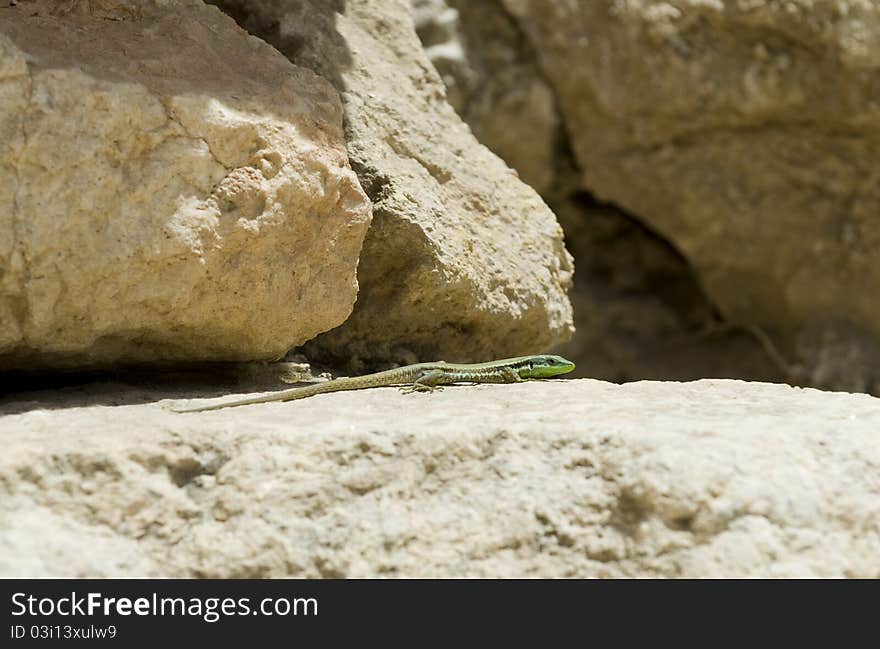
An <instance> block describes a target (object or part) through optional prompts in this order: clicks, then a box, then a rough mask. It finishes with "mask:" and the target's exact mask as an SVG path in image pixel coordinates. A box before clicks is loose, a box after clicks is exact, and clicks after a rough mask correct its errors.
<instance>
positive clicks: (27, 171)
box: [0, 0, 370, 368]
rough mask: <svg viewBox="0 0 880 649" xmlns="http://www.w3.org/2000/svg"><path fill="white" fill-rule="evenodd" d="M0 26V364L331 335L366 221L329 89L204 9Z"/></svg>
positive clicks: (106, 5) (132, 10) (43, 15)
mask: <svg viewBox="0 0 880 649" xmlns="http://www.w3.org/2000/svg"><path fill="white" fill-rule="evenodd" d="M2 13H3V17H2V21H0V332H2V333H0V367H5V368H11V367H58V366H62V365H71V366H80V367H81V366H84V365H109V364H115V363H125V362H134V363H152V362H157V361H166V362H167V361H193V360H244V359H267V358H275V357H278V356H280V355H282V354H284V353H285V352H286V351H287V350H288V349H289V348H290V347H291V346H293V345H297V344H301V343H303V342H305V341H306V340H308V339H310V338H312V337H314V336H315V335H316V334H318V333H319V332H321V331H326V330H328V329H330V328H332V327H334V326H336V325H338V324H339V323H341V322H342V321H343V320H345V318H346V317H347V316H348V314H349V313H350V310H351V307H352V304H353V302H354V300H355V297H356V294H357V281H356V278H355V271H356V267H357V261H358V255H359V252H360V249H361V246H362V242H363V238H364V235H365V232H366V230H367V227H368V225H369V221H370V204H369V201H368V200H367V198H366V196H365V195H364V193H363V191H362V190H361V188H360V186H359V184H358V180H357V178H356V177H355V175H354V173H353V172H352V171H351V169H350V168H349V165H348V160H347V156H346V151H345V147H344V142H343V132H342V111H341V105H340V102H339V98H338V94H337V92H336V91H335V90H334V89H333V88H332V86H330V84H328V83H327V82H326V81H324V80H322V79H320V78H319V77H317V76H316V75H315V74H314V73H312V72H311V71H309V70H306V69H304V68H301V67H297V66H295V65H292V64H291V63H290V62H289V61H288V60H286V59H285V58H284V57H283V56H281V55H280V54H278V52H276V51H275V50H274V49H273V48H271V47H270V46H268V45H266V44H265V43H263V42H261V41H259V40H258V39H256V38H253V37H251V36H249V35H247V34H246V33H245V32H244V31H243V30H241V29H240V28H239V27H237V26H236V25H235V23H234V22H233V21H232V20H231V19H230V18H228V17H227V16H225V15H223V14H222V13H221V12H220V11H218V10H217V9H216V8H214V7H207V6H205V5H203V4H202V3H200V2H193V1H181V2H174V3H168V2H152V1H149V0H145V1H144V2H111V1H109V0H104V1H102V2H91V3H87V2H69V3H57V2H42V1H41V2H20V3H18V4H16V5H15V6H12V7H6V8H4V9H3V10H2Z"/></svg>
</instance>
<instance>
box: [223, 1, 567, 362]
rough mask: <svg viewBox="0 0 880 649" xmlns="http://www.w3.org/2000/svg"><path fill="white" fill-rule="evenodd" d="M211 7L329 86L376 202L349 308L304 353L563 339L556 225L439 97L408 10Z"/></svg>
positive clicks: (318, 5) (424, 355) (455, 351)
mask: <svg viewBox="0 0 880 649" xmlns="http://www.w3.org/2000/svg"><path fill="white" fill-rule="evenodd" d="M218 4H219V5H220V6H221V7H223V8H224V10H226V11H228V12H229V13H230V14H231V15H233V16H235V17H236V19H237V20H239V22H240V23H241V24H242V25H243V26H245V27H246V28H247V29H248V30H249V31H250V32H251V33H253V34H255V35H257V36H259V37H261V38H264V39H265V40H267V41H268V42H270V43H272V44H273V45H275V46H276V47H277V48H278V49H279V50H280V51H281V52H283V53H284V54H286V55H287V56H288V57H290V59H291V60H292V61H293V62H294V63H296V64H297V65H302V66H306V67H309V68H311V69H313V70H315V71H316V72H317V73H318V74H320V75H321V76H323V77H324V78H326V79H328V80H330V81H332V82H333V83H334V84H335V85H336V87H337V88H338V89H339V91H340V93H341V95H342V98H343V105H344V109H345V123H346V140H347V145H348V152H349V156H350V157H351V160H352V165H353V167H354V169H355V171H356V172H357V173H358V177H359V178H360V180H361V182H362V183H363V184H364V188H365V190H366V192H367V194H368V195H369V196H370V198H371V200H372V201H373V204H374V220H373V225H372V227H371V228H370V231H369V233H368V235H367V239H366V241H365V243H364V250H363V254H362V256H361V264H360V267H359V268H358V279H359V282H360V287H361V292H360V294H359V296H358V302H357V304H356V306H355V310H354V312H353V314H352V316H351V318H349V320H347V321H346V323H345V324H344V325H343V326H341V327H339V328H337V329H336V330H334V331H333V332H330V333H329V334H324V335H322V336H320V337H319V338H317V339H316V340H315V341H314V342H313V343H310V344H309V345H308V346H307V348H306V349H307V353H308V354H309V356H310V357H312V358H335V359H342V360H344V361H345V362H347V363H350V364H355V365H356V364H357V361H358V360H363V361H370V360H379V361H387V360H394V361H399V362H411V361H414V360H415V359H416V358H419V359H422V360H424V359H428V358H431V359H437V358H442V359H443V360H447V361H454V360H470V361H475V360H488V359H490V358H493V357H499V356H510V355H518V354H521V353H534V352H535V351H537V350H543V349H546V348H548V347H551V346H552V345H553V344H555V343H558V342H561V341H562V340H564V339H566V338H567V337H568V336H569V335H570V333H571V329H572V324H571V304H570V303H569V301H568V298H567V296H566V291H567V289H568V287H569V286H570V284H571V274H572V267H571V258H570V256H569V255H568V253H567V252H566V250H565V247H564V245H563V240H562V230H561V229H560V227H559V224H558V223H557V222H556V219H555V217H554V216H553V214H552V212H550V210H549V209H548V208H547V206H546V205H545V204H544V202H543V201H542V200H541V198H540V197H539V196H538V195H537V194H536V193H535V192H534V190H532V189H531V188H530V187H528V186H527V185H525V184H524V183H522V182H520V181H519V180H518V179H517V178H516V175H515V174H514V172H513V171H511V170H510V169H509V168H508V167H507V166H506V165H505V164H504V163H503V162H502V161H501V160H499V159H498V158H497V157H496V156H495V155H493V154H492V153H490V152H489V151H488V150H487V149H486V148H485V147H483V146H482V145H480V144H479V143H478V142H477V141H476V139H475V138H474V137H473V135H472V134H471V132H470V130H469V129H468V127H467V126H466V125H465V124H464V123H463V122H462V121H461V119H460V118H459V117H458V116H457V115H456V114H455V111H454V110H453V109H452V108H451V107H450V106H449V104H448V103H447V102H446V96H445V91H444V87H443V84H442V82H441V80H440V78H439V77H438V75H437V73H436V71H435V70H434V68H433V67H432V66H431V64H430V63H429V61H428V59H427V58H426V56H425V54H424V52H423V51H422V48H421V45H420V43H419V41H418V38H417V36H416V33H415V28H414V26H413V21H412V17H411V15H410V11H409V5H408V2H406V1H405V0H393V1H390V2H389V1H387V0H383V1H381V2H380V1H378V0H348V1H347V2H345V3H328V2H324V1H323V0H314V1H312V0H302V1H299V0H283V1H281V2H276V3H270V4H267V3H261V2H250V1H247V0H241V1H224V2H220V3H218Z"/></svg>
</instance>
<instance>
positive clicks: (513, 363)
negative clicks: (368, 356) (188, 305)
mask: <svg viewBox="0 0 880 649" xmlns="http://www.w3.org/2000/svg"><path fill="white" fill-rule="evenodd" d="M573 369H574V363H572V362H571V361H568V360H566V359H564V358H562V357H561V356H553V355H550V354H539V355H535V356H518V357H516V358H505V359H502V360H498V361H490V362H488V363H444V362H442V361H441V362H435V363H416V364H415V365H405V366H403V367H398V368H396V369H393V370H385V371H384V372H376V373H375V374H365V375H364V376H352V377H343V378H339V379H334V380H332V381H326V382H325V383H315V384H314V385H309V386H306V387H303V388H292V389H290V390H282V391H280V392H273V393H272V394H267V395H263V396H260V397H250V398H247V399H239V400H237V401H227V402H221V403H217V404H213V405H208V406H203V407H200V408H188V409H183V410H175V412H205V411H207V410H219V409H221V408H231V407H233V406H248V405H253V404H258V403H270V402H273V401H293V400H295V399H305V398H307V397H312V396H315V395H316V394H325V393H328V392H339V391H341V390H362V389H364V388H377V387H386V386H395V385H402V386H405V387H403V388H401V389H402V390H403V391H404V392H432V391H434V390H436V389H440V386H443V385H450V384H452V383H518V382H520V381H526V380H529V379H545V378H550V377H552V376H558V375H560V374H565V373H567V372H571V371H572V370H573Z"/></svg>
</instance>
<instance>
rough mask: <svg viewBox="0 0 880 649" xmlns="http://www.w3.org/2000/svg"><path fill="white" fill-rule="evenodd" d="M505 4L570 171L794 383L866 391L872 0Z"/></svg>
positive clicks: (877, 46) (871, 284) (873, 188)
mask: <svg viewBox="0 0 880 649" xmlns="http://www.w3.org/2000/svg"><path fill="white" fill-rule="evenodd" d="M502 2H503V5H504V7H505V8H506V9H507V10H508V11H509V12H510V13H511V15H513V16H514V17H515V18H516V19H517V22H518V24H519V26H520V28H521V29H522V30H523V32H524V33H525V34H527V35H528V37H529V39H530V41H531V43H532V45H533V46H534V47H535V49H536V51H538V53H539V57H540V60H541V63H542V68H543V71H544V74H545V76H546V78H547V79H548V80H549V81H550V82H551V84H552V86H553V88H554V90H555V93H556V98H557V101H558V105H559V106H560V110H561V111H562V114H563V118H564V121H565V124H566V128H567V130H568V133H569V134H570V138H571V144H572V148H573V149H574V151H575V154H576V158H577V161H578V164H579V166H580V168H581V170H582V179H583V184H584V186H585V187H586V188H588V189H589V190H591V191H592V192H594V193H595V194H596V195H597V197H598V198H600V199H601V200H604V201H610V202H613V203H615V204H617V205H620V206H622V207H624V208H625V209H627V210H628V211H629V212H631V213H633V214H635V215H637V216H638V217H639V218H641V219H643V220H644V221H645V222H647V223H648V224H649V225H650V226H651V227H652V228H654V229H656V230H658V231H659V232H660V233H661V234H662V235H663V236H665V237H666V238H668V240H669V241H671V242H672V243H673V244H674V245H675V246H676V247H677V248H678V249H679V250H681V251H682V253H683V254H684V255H685V257H686V258H687V259H688V260H689V261H690V263H691V264H692V265H693V267H694V268H695V269H696V271H697V274H698V276H699V279H700V282H701V284H702V285H703V287H704V288H705V290H706V292H707V295H708V296H709V298H710V299H711V300H712V301H713V302H714V303H715V304H716V305H717V306H718V307H719V309H720V311H721V313H722V315H723V316H724V317H725V318H726V319H727V320H729V321H732V322H735V323H743V324H748V325H752V326H757V327H761V328H762V329H764V330H765V331H767V332H769V334H770V335H771V337H772V338H773V339H774V340H775V341H776V346H777V347H778V348H779V351H780V352H781V353H782V355H783V356H786V357H788V358H789V361H790V362H791V361H794V360H797V361H798V362H799V363H800V364H801V365H802V366H803V367H801V368H800V369H798V368H796V367H793V368H792V370H793V371H794V373H795V374H798V373H800V374H801V377H800V378H801V380H805V381H809V382H812V383H814V384H819V385H831V386H835V387H838V388H845V389H852V390H865V389H872V386H873V389H876V390H880V381H878V378H880V377H878V373H877V370H876V367H877V366H878V364H880V301H878V300H877V299H876V294H877V287H878V286H880V252H878V251H880V223H878V222H877V220H876V219H875V218H874V216H875V215H876V213H877V206H878V202H880V197H878V193H877V187H878V169H880V157H878V151H880V105H878V103H877V96H878V92H880V38H878V36H877V34H880V6H878V5H877V4H876V3H872V2H864V1H863V0H785V1H782V0H755V1H749V2H741V1H739V0H714V1H712V2H707V1H704V0H680V1H679V0H677V1H669V2H667V1H660V0H631V1H628V2H617V1H613V0H597V1H596V2H555V1H553V0H502ZM875 382H877V385H873V384H874V383H875Z"/></svg>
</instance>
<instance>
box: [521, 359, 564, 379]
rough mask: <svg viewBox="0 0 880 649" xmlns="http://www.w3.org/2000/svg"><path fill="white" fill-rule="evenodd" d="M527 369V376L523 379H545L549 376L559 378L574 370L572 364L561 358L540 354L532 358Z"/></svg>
mask: <svg viewBox="0 0 880 649" xmlns="http://www.w3.org/2000/svg"><path fill="white" fill-rule="evenodd" d="M529 361H530V363H529V366H528V367H527V370H526V371H527V372H528V374H527V376H524V377H523V378H529V379H546V378H550V377H551V376H559V375H560V374H568V373H569V372H571V371H572V370H573V369H574V363H572V362H571V361H569V360H566V359H564V358H562V356H552V355H550V354H541V355H539V356H532V357H531V358H530V359H529Z"/></svg>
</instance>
